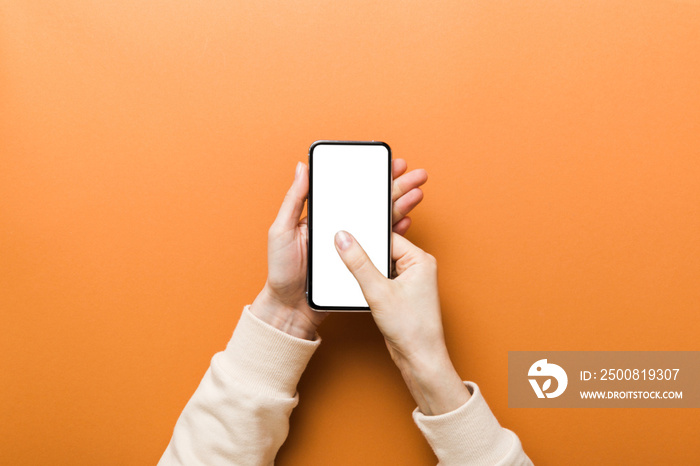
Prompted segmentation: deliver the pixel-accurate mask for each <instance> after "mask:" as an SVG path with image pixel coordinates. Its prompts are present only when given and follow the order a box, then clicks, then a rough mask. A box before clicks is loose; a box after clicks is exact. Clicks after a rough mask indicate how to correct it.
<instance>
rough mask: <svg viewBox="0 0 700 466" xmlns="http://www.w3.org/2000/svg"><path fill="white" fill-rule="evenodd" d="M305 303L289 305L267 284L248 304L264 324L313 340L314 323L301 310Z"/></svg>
mask: <svg viewBox="0 0 700 466" xmlns="http://www.w3.org/2000/svg"><path fill="white" fill-rule="evenodd" d="M302 304H303V305H305V303H299V304H296V305H290V304H287V303H284V302H282V301H280V300H279V299H276V298H275V297H274V293H272V292H271V291H270V289H269V287H268V285H267V283H266V284H265V286H264V287H263V289H262V291H261V292H260V293H259V294H258V296H257V297H256V298H255V301H253V304H251V305H250V312H251V313H253V315H255V316H256V317H257V318H258V319H260V320H262V321H263V322H265V323H266V324H268V325H270V326H272V327H274V328H276V329H278V330H281V331H282V332H285V333H287V334H288V335H291V336H293V337H297V338H303V339H305V340H314V339H315V336H316V324H314V323H313V322H312V321H311V320H310V319H309V318H308V317H307V316H306V315H305V314H304V312H303V311H302V310H301V308H300V306H301V305H302Z"/></svg>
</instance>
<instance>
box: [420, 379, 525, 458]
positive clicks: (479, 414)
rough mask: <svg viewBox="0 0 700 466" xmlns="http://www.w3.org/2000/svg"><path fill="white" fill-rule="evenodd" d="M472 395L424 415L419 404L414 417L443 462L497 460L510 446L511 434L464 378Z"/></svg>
mask: <svg viewBox="0 0 700 466" xmlns="http://www.w3.org/2000/svg"><path fill="white" fill-rule="evenodd" d="M464 384H465V385H466V386H467V388H468V389H469V391H470V392H471V393H472V396H471V397H470V398H469V400H467V402H466V403H464V404H463V405H462V406H460V407H459V408H457V409H455V410H454V411H450V412H449V413H445V414H439V415H436V416H426V415H425V414H423V413H422V412H420V410H419V409H418V408H416V409H415V410H414V411H413V420H414V421H415V423H416V424H417V425H418V428H419V429H420V430H421V431H422V432H423V435H425V438H426V439H427V440H428V443H430V446H431V447H432V448H433V451H434V452H435V455H436V456H437V457H438V459H440V460H441V461H442V460H443V459H448V458H449V459H450V461H448V462H445V463H444V464H448V463H452V464H497V463H498V462H499V461H500V460H502V459H503V458H504V457H505V456H506V455H507V454H508V453H509V451H510V450H511V448H512V447H513V437H514V435H513V434H512V433H511V432H510V431H509V430H506V429H503V428H502V427H501V426H500V424H499V423H498V420H497V419H496V417H495V416H494V415H493V413H492V412H491V409H489V406H488V405H487V404H486V400H485V399H484V397H483V396H482V395H481V391H480V390H479V387H478V386H477V385H476V384H475V383H473V382H464Z"/></svg>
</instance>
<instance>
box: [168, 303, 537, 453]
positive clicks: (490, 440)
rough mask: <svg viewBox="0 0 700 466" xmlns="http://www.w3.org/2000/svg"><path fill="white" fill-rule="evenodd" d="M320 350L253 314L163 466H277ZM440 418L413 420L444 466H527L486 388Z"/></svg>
mask: <svg viewBox="0 0 700 466" xmlns="http://www.w3.org/2000/svg"><path fill="white" fill-rule="evenodd" d="M320 343H321V339H320V337H319V336H318V335H316V339H315V340H314V341H309V340H303V339H300V338H296V337H292V336H291V335H288V334H286V333H284V332H281V331H279V330H277V329H275V328H273V327H272V326H270V325H268V324H266V323H264V322H263V321H261V320H260V319H258V318H257V317H255V316H254V315H253V314H252V313H251V312H250V310H249V307H248V306H246V307H245V309H243V313H242V314H241V318H240V320H239V321H238V325H237V326H236V329H235V330H234V332H233V336H232V337H231V340H230V341H229V343H228V345H227V347H226V349H225V350H224V351H222V352H220V353H217V354H216V355H214V357H213V358H212V361H211V366H210V367H209V370H207V372H206V373H205V374H204V378H203V379H202V381H201V382H200V384H199V387H198V388H197V390H196V391H195V393H194V395H192V398H191V399H190V401H189V402H188V403H187V405H186V406H185V409H184V410H183V411H182V414H181V415H180V418H179V419H178V421H177V423H176V424H175V429H174V431H173V436H172V438H171V439H170V443H169V444H168V447H167V449H166V450H165V453H163V456H162V458H161V459H160V462H159V463H158V464H159V465H163V466H165V465H204V464H206V465H211V466H217V465H270V464H273V462H274V459H275V456H276V455H277V451H278V450H279V448H280V446H281V445H282V443H284V440H285V439H286V437H287V433H288V431H289V415H290V414H291V412H292V409H294V407H295V406H296V405H297V403H298V401H299V396H298V394H297V392H296V386H297V383H298V381H299V378H300V377H301V374H302V372H303V371H304V369H305V368H306V364H307V363H308V362H309V359H310V358H311V356H312V354H313V353H314V351H315V350H316V348H317V347H318V345H319V344H320ZM466 383H467V386H468V387H469V389H470V391H471V392H472V397H471V398H470V399H469V401H467V403H465V404H464V405H463V406H461V407H459V408H457V409H456V410H454V411H451V412H449V413H446V414H442V415H439V416H426V415H424V414H422V413H421V412H420V411H419V410H418V409H417V408H416V410H415V411H414V412H413V418H414V420H415V422H416V424H418V427H419V428H420V430H421V432H423V435H424V436H425V437H426V438H427V440H428V442H429V443H430V445H431V447H432V448H433V450H434V451H435V454H436V455H437V457H438V459H439V460H440V464H441V465H482V464H483V465H486V464H501V465H511V464H512V465H528V464H532V463H531V462H530V460H529V459H528V458H527V456H525V453H524V452H523V450H522V447H521V446H520V441H519V440H518V437H517V436H516V435H515V434H514V433H513V432H511V431H509V430H506V429H503V428H502V427H501V426H500V425H499V424H498V421H497V420H496V418H495V417H494V416H493V414H492V413H491V410H490V409H489V407H488V405H487V404H486V401H485V400H484V399H483V397H482V396H481V392H480V391H479V388H478V387H477V386H476V385H475V384H473V383H471V382H466Z"/></svg>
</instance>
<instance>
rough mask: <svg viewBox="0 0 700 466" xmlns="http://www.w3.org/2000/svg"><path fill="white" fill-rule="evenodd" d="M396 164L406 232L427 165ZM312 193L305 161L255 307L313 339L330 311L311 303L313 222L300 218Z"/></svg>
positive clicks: (398, 214)
mask: <svg viewBox="0 0 700 466" xmlns="http://www.w3.org/2000/svg"><path fill="white" fill-rule="evenodd" d="M392 168H393V170H392V171H393V178H394V182H393V186H392V200H393V201H394V206H393V219H394V226H393V230H394V232H395V233H398V234H400V235H403V234H405V233H406V231H407V230H408V228H409V227H410V226H411V219H410V218H409V217H407V216H406V215H407V214H408V213H409V212H410V211H411V210H413V208H414V207H416V206H417V205H418V204H419V203H420V201H421V200H422V199H423V192H422V191H421V189H420V188H419V186H421V185H423V184H424V183H425V182H426V181H427V179H428V175H427V173H426V172H425V170H423V169H417V170H412V171H410V172H408V173H405V172H406V168H407V166H406V162H405V161H404V160H402V159H395V160H394V161H393V164H392ZM308 193H309V174H308V168H307V166H306V165H305V164H303V163H301V162H299V163H298V164H297V168H296V174H295V176H294V182H293V183H292V186H291V188H289V191H288V192H287V195H286V196H285V198H284V201H283V202H282V206H281V207H280V210H279V213H278V214H277V218H276V219H275V221H274V223H273V224H272V226H271V227H270V230H269V231H268V235H267V267H268V272H267V282H266V283H265V286H264V287H263V290H262V291H261V292H260V294H259V295H258V297H257V298H256V299H255V301H254V302H253V304H252V305H251V307H250V310H251V312H252V313H253V314H255V315H256V316H257V317H258V318H260V319H262V320H263V321H265V322H267V323H268V324H270V325H272V326H274V327H275V328H278V329H280V330H282V331H283V332H286V333H288V334H290V335H293V336H296V337H299V338H306V339H308V340H312V339H313V338H314V336H315V334H316V328H317V327H318V325H319V324H320V323H321V321H323V319H324V318H325V317H326V315H327V313H325V312H316V311H313V310H312V309H311V308H310V307H309V306H308V305H307V303H306V264H307V257H308V256H307V238H308V227H307V222H306V217H304V218H303V219H300V218H301V213H302V211H303V209H304V203H305V202H306V197H307V195H308Z"/></svg>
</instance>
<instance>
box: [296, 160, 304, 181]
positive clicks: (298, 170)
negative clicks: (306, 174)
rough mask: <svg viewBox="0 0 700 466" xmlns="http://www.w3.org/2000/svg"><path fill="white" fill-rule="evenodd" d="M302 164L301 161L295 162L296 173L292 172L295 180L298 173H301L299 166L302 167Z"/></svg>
mask: <svg viewBox="0 0 700 466" xmlns="http://www.w3.org/2000/svg"><path fill="white" fill-rule="evenodd" d="M302 165H304V164H303V163H301V162H297V171H296V173H295V174H294V179H295V180H296V179H297V178H299V175H301V167H302Z"/></svg>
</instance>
